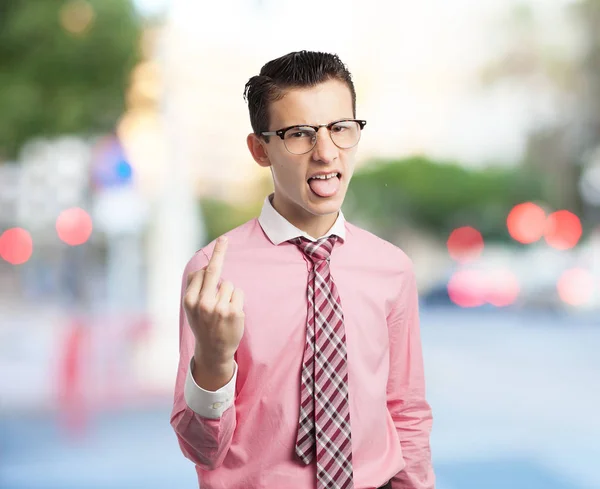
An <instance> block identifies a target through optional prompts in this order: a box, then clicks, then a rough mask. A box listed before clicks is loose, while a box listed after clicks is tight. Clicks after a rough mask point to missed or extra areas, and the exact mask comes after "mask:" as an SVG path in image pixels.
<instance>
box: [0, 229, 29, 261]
mask: <svg viewBox="0 0 600 489" xmlns="http://www.w3.org/2000/svg"><path fill="white" fill-rule="evenodd" d="M32 252H33V240H32V239H31V235H30V234H29V233H28V232H27V231H26V230H25V229H23V228H11V229H7V230H6V231H4V232H3V233H2V235H1V236H0V256H1V257H2V258H3V259H4V260H6V261H7V262H8V263H11V264H13V265H21V264H23V263H25V262H27V260H29V258H30V257H31V253H32Z"/></svg>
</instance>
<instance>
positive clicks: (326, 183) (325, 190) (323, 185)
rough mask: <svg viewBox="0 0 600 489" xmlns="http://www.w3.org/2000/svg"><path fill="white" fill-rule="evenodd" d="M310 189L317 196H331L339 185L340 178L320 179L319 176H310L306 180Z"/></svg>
mask: <svg viewBox="0 0 600 489" xmlns="http://www.w3.org/2000/svg"><path fill="white" fill-rule="evenodd" d="M308 185H309V186H310V188H311V190H312V191H313V192H314V193H315V194H317V195H318V196H319V197H331V196H332V195H334V194H335V193H336V192H337V191H338V188H339V187H340V179H339V178H338V177H333V178H328V179H327V180H321V179H320V178H311V179H310V180H309V181H308Z"/></svg>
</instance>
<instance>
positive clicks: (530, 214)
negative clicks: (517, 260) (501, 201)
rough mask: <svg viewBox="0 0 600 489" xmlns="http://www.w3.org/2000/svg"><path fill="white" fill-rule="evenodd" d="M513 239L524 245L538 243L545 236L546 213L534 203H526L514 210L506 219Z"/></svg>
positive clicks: (515, 207)
mask: <svg viewBox="0 0 600 489" xmlns="http://www.w3.org/2000/svg"><path fill="white" fill-rule="evenodd" d="M506 226H507V227H508V232H509V234H510V235H511V237H512V238H513V239H514V240H516V241H518V242H519V243H523V244H530V243H534V242H536V241H538V240H539V239H540V238H541V237H542V236H543V235H544V228H545V226H546V212H545V211H544V209H542V208H541V207H540V206H538V205H536V204H534V203H533V202H524V203H523V204H518V205H516V206H514V207H513V208H512V210H511V211H510V212H509V214H508V217H507V219H506Z"/></svg>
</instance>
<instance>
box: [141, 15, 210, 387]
mask: <svg viewBox="0 0 600 489" xmlns="http://www.w3.org/2000/svg"><path fill="white" fill-rule="evenodd" d="M159 46H160V48H159V58H160V59H159V63H160V65H161V72H162V76H163V80H164V86H163V98H162V107H161V113H162V127H163V128H164V131H165V132H164V136H165V138H166V147H167V151H166V160H165V161H164V162H163V164H164V165H166V166H167V168H166V170H165V171H164V176H165V178H164V180H163V182H162V183H163V187H162V188H161V189H160V191H159V192H160V193H159V195H158V197H157V199H156V201H155V206H154V215H153V216H152V219H151V221H152V223H151V226H150V228H149V234H148V287H149V290H148V310H149V314H150V320H151V323H152V329H151V333H150V338H149V341H148V343H147V344H146V348H145V349H144V351H143V352H141V355H140V358H139V362H138V369H139V371H138V373H139V378H140V380H142V382H143V383H144V384H146V385H147V387H150V388H152V390H157V389H158V390H160V391H165V392H166V391H171V390H172V389H173V386H174V381H175V373H176V369H177V361H178V355H179V349H178V345H179V337H178V333H179V331H178V324H179V323H178V320H179V302H180V291H181V279H182V274H183V270H184V267H185V265H186V263H187V261H188V260H189V259H190V258H191V257H192V255H193V254H194V253H195V252H196V251H197V250H198V249H199V248H200V246H201V244H202V243H203V242H204V236H205V235H204V231H203V225H202V222H201V213H200V212H199V209H198V205H197V200H196V197H195V195H194V191H193V179H192V178H191V176H190V172H189V168H190V165H191V163H192V162H190V156H189V152H188V151H187V149H188V148H189V144H190V143H189V141H186V140H185V130H184V129H185V127H184V126H183V124H182V117H183V116H184V113H182V112H181V111H185V110H186V108H185V107H178V106H177V104H176V103H175V97H173V94H174V93H176V87H175V81H174V80H173V79H172V75H171V73H172V72H173V71H174V70H173V67H172V66H171V64H172V53H173V49H174V48H176V46H174V44H173V40H172V38H171V32H170V30H169V26H168V24H167V26H166V27H165V28H164V31H163V33H162V36H161V40H160V44H159Z"/></svg>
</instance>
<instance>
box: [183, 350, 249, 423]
mask: <svg viewBox="0 0 600 489" xmlns="http://www.w3.org/2000/svg"><path fill="white" fill-rule="evenodd" d="M233 365H234V367H233V377H232V378H231V380H230V381H229V382H228V383H227V384H225V385H224V386H223V387H221V388H220V389H218V390H216V391H214V392H213V391H207V390H205V389H203V388H202V387H200V386H199V385H198V384H196V381H195V380H194V376H193V375H192V372H193V367H194V357H192V359H191V360H190V367H189V370H188V375H187V377H186V379H185V387H184V390H183V396H184V398H185V402H186V403H187V405H188V406H189V407H190V409H191V410H192V411H194V412H195V413H197V414H199V415H200V416H202V417H203V418H211V419H218V418H220V417H221V416H222V415H223V413H224V412H225V411H226V410H227V409H228V408H229V407H231V406H232V405H233V401H234V395H235V381H236V378H237V363H236V362H235V360H234V361H233Z"/></svg>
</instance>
